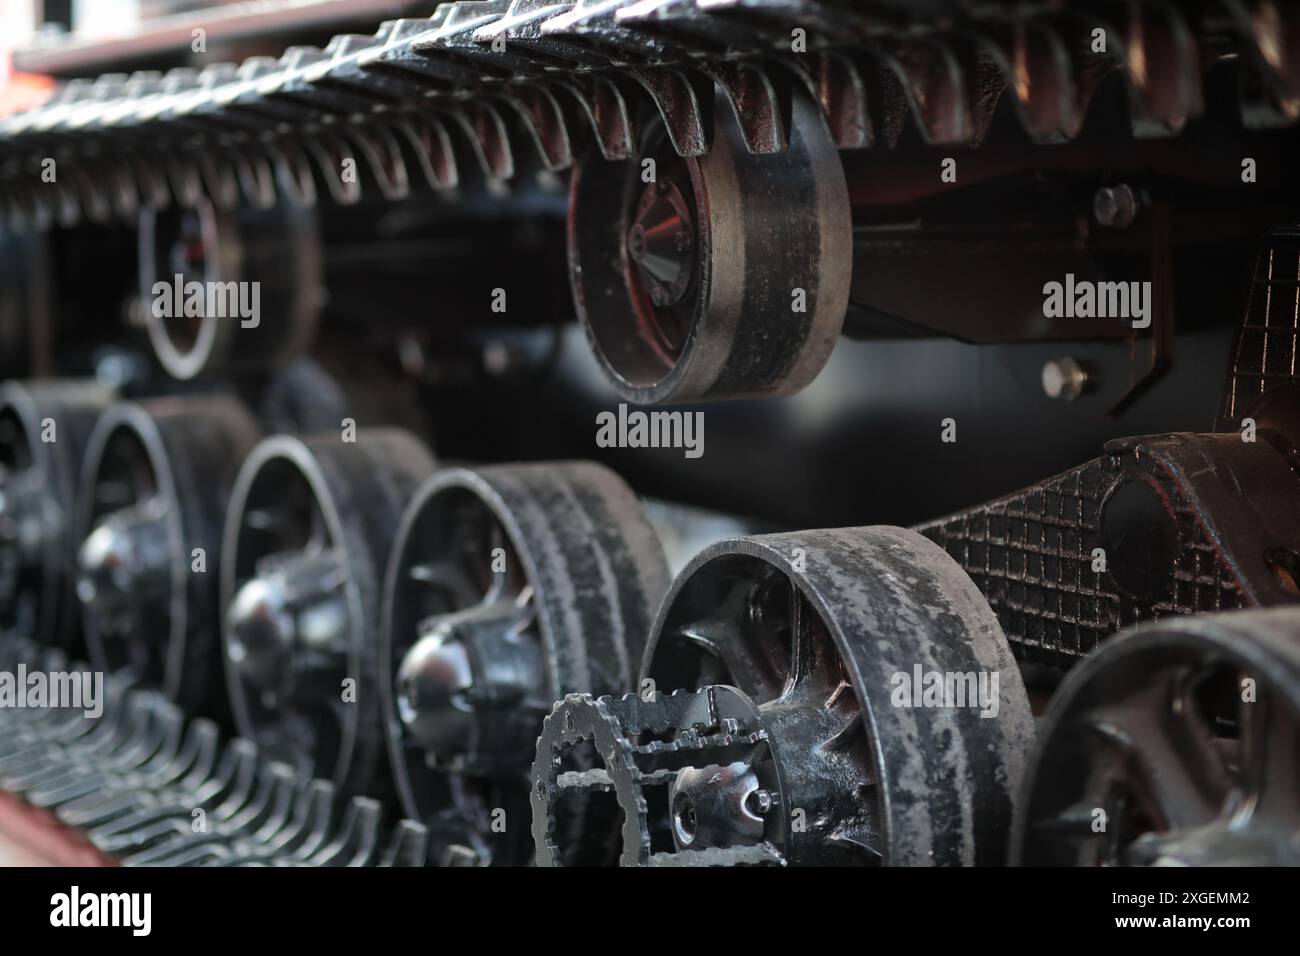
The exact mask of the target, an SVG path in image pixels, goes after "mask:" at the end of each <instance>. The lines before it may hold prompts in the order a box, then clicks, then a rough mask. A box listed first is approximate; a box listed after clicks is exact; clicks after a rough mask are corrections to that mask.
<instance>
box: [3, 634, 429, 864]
mask: <svg viewBox="0 0 1300 956" xmlns="http://www.w3.org/2000/svg"><path fill="white" fill-rule="evenodd" d="M20 665H21V666H26V667H28V668H31V669H34V670H43V671H46V672H64V673H72V674H78V675H79V674H82V673H84V672H86V671H87V670H88V665H86V664H81V663H76V662H69V661H68V659H67V658H66V657H65V656H64V655H62V654H61V653H58V652H55V651H52V650H49V649H45V650H42V649H41V648H38V647H37V646H36V645H33V644H31V643H30V642H28V641H25V640H23V639H21V638H18V637H15V636H10V637H9V638H7V639H6V640H5V641H3V642H0V667H3V668H4V669H5V670H8V671H13V670H15V669H17V668H18V667H19V666H20ZM100 703H101V704H102V705H103V713H102V714H101V715H99V716H96V717H90V716H87V715H86V714H85V713H84V711H82V710H81V709H78V708H61V707H44V708H34V709H22V708H4V709H0V790H3V791H4V792H5V794H6V797H5V800H6V801H15V802H16V803H17V804H18V805H19V806H20V807H21V808H24V809H25V811H26V813H27V816H28V817H29V818H33V819H34V818H36V817H43V818H44V819H46V820H48V821H49V826H50V827H51V828H53V827H54V826H56V825H57V824H59V823H61V824H63V825H64V826H65V827H68V828H72V829H73V830H75V831H76V832H77V833H78V834H79V836H78V839H77V846H78V856H79V859H77V860H76V861H75V862H82V863H84V862H87V861H93V862H96V863H99V864H101V865H103V864H105V863H107V864H112V863H114V862H118V863H121V864H123V865H127V866H135V865H138V866H420V865H422V864H423V863H424V861H425V857H426V849H427V845H428V834H427V832H426V831H425V829H424V828H423V827H422V826H420V825H419V824H417V823H414V822H412V821H402V822H401V823H399V824H397V825H396V826H395V827H393V828H392V829H391V830H389V829H387V828H386V827H385V825H384V821H383V815H382V807H381V805H380V804H379V803H378V802H376V801H375V800H371V799H368V798H365V797H355V798H353V799H351V800H349V801H345V800H344V799H342V798H341V796H340V795H338V794H337V793H336V790H335V788H334V785H333V784H332V783H329V782H328V781H325V780H304V779H302V778H300V777H298V776H297V775H296V774H295V773H294V771H293V769H292V768H291V767H289V766H287V765H285V764H282V763H277V762H275V761H274V759H273V758H271V757H268V756H266V755H264V754H263V753H261V752H259V750H258V748H257V747H256V746H255V745H253V744H251V743H250V742H248V741H246V740H239V739H236V740H231V741H228V742H226V743H224V744H223V743H222V742H221V739H220V735H219V733H218V730H217V727H216V726H215V725H214V724H213V723H212V722H211V721H208V720H205V719H203V718H198V719H188V718H187V717H186V715H185V714H184V713H183V712H182V711H181V709H180V708H179V707H177V706H176V704H174V703H173V702H171V701H169V700H167V699H166V698H165V697H163V696H162V695H161V694H159V693H158V692H157V691H153V690H147V689H141V688H139V687H134V688H133V687H131V686H130V683H129V681H127V680H126V679H125V678H124V677H123V676H122V675H121V674H116V675H110V676H109V677H108V679H107V680H106V681H105V684H104V697H103V698H101V701H100ZM62 842H63V843H64V844H66V843H68V842H71V841H68V840H66V839H65V840H63V841H62ZM72 862H74V861H73V860H65V865H70V864H71V863H72Z"/></svg>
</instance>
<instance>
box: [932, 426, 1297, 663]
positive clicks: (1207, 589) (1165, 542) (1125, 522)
mask: <svg viewBox="0 0 1300 956" xmlns="http://www.w3.org/2000/svg"><path fill="white" fill-rule="evenodd" d="M1106 452H1107V453H1106V454H1105V455H1104V456H1102V457H1100V458H1096V459H1094V460H1093V461H1090V462H1088V463H1087V464H1085V465H1081V466H1079V467H1078V468H1075V469H1072V470H1071V471H1068V472H1066V473H1064V474H1063V475H1058V476H1056V477H1054V478H1050V479H1048V480H1046V481H1043V482H1040V483H1039V484H1037V485H1034V486H1032V487H1030V488H1027V489H1025V490H1023V491H1019V492H1016V493H1014V494H1011V495H1007V496H1006V497H1004V498H999V499H997V500H995V501H992V502H988V503H987V504H984V505H980V506H979V507H976V508H972V509H969V510H967V511H963V512H959V513H958V514H955V515H952V516H949V517H946V518H942V519H939V520H938V521H934V522H930V523H928V524H924V525H920V526H919V527H918V529H917V530H919V531H920V532H921V533H922V534H924V535H926V536H927V537H929V538H931V539H932V540H934V541H936V542H937V543H939V544H940V545H942V546H943V547H944V548H945V549H946V550H947V551H948V553H949V554H951V555H952V556H953V558H955V559H956V560H957V562H958V563H959V564H961V566H962V567H964V568H965V569H966V570H967V572H968V573H969V574H970V575H971V577H972V579H974V581H975V583H976V585H978V586H979V588H980V590H981V591H982V592H983V593H984V596H985V597H986V598H987V599H988V601H989V603H990V604H991V605H992V606H993V609H994V610H995V611H996V612H997V614H998V619H999V620H1000V621H1001V622H1002V627H1003V629H1004V630H1005V632H1006V634H1007V637H1008V638H1009V639H1010V640H1011V642H1012V644H1013V645H1014V647H1015V649H1016V651H1017V653H1018V654H1019V655H1020V656H1022V657H1024V658H1026V659H1029V660H1036V661H1042V662H1045V663H1049V664H1057V665H1062V666H1067V665H1068V664H1069V663H1070V662H1071V661H1072V660H1074V659H1077V658H1078V657H1080V656H1081V655H1083V654H1086V653H1088V651H1090V650H1091V649H1092V648H1093V647H1095V646H1096V645H1097V644H1098V642H1100V641H1101V640H1102V639H1103V638H1105V637H1108V636H1109V635H1111V634H1113V633H1115V632H1116V631H1118V630H1120V629H1122V628H1124V627H1127V626H1129V625H1131V624H1134V623H1137V622H1139V621H1145V620H1151V619H1155V618H1160V617H1165V616H1167V615H1173V614H1193V613H1199V612H1205V611H1220V610H1229V609H1232V608H1238V607H1255V606H1268V605H1274V604H1283V603H1292V602H1295V601H1297V600H1300V590H1298V589H1297V587H1296V583H1295V582H1296V578H1295V574H1296V573H1297V572H1296V570H1295V567H1296V564H1295V562H1296V557H1295V556H1296V555H1297V554H1300V482H1298V480H1297V478H1296V475H1295V473H1294V472H1293V471H1292V469H1291V467H1290V464H1289V462H1288V460H1287V458H1286V457H1285V456H1284V455H1283V454H1281V453H1279V451H1278V450H1277V449H1276V448H1274V447H1273V446H1272V445H1271V444H1270V443H1269V442H1268V441H1267V440H1266V438H1265V437H1263V436H1261V437H1260V438H1259V439H1258V441H1255V442H1245V441H1243V440H1242V438H1241V436H1239V435H1237V434H1224V435H1195V434H1184V435H1153V436H1148V437H1144V438H1131V439H1123V440H1119V441H1114V442H1110V443H1109V444H1108V445H1107V446H1106ZM1098 549H1100V550H1098Z"/></svg>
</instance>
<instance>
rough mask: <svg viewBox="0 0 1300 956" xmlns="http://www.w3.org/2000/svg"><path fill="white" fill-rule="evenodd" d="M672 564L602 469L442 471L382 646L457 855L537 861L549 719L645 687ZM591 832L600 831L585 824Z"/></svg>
mask: <svg viewBox="0 0 1300 956" xmlns="http://www.w3.org/2000/svg"><path fill="white" fill-rule="evenodd" d="M667 588H668V567H667V563H666V561H665V559H664V555H663V548H662V546H661V545H660V543H659V540H658V538H657V536H656V534H655V531H654V528H653V527H652V526H651V525H650V523H649V521H648V520H647V519H646V516H645V513H644V511H643V510H642V507H641V504H640V502H639V501H638V499H637V497H636V495H635V494H633V492H632V490H631V489H630V488H629V487H628V486H627V485H626V484H625V483H624V482H623V480H622V479H621V478H619V477H618V476H617V475H616V474H614V473H613V472H612V471H609V470H608V469H606V468H604V467H603V466H600V465H597V464H593V463H590V462H545V463H538V464H521V465H499V466H492V467H485V468H477V469H469V468H451V469H446V470H443V471H440V472H439V473H438V474H436V475H435V476H434V477H433V478H432V479H430V481H429V482H428V483H427V484H426V485H425V486H424V487H423V488H422V489H421V490H420V492H419V493H418V494H417V495H416V496H415V498H414V500H413V501H412V503H411V506H410V508H409V509H408V511H407V513H406V516H405V518H404V519H403V522H402V525H401V527H400V528H399V530H398V532H397V535H396V538H395V541H394V545H393V550H392V555H391V557H390V559H389V564H388V578H387V584H386V595H385V610H384V618H385V625H384V639H383V648H382V651H381V673H382V677H381V680H382V694H383V698H384V704H385V711H386V717H387V729H388V741H389V747H390V751H391V756H392V761H393V765H394V768H395V770H396V775H397V783H398V788H399V790H400V792H401V796H402V801H403V806H404V808H405V810H406V812H407V814H408V815H409V816H410V817H412V818H413V819H417V820H420V821H422V822H424V823H426V824H427V825H429V827H430V830H431V831H432V833H433V841H434V846H433V851H432V852H433V854H434V858H435V860H436V861H438V862H443V861H445V860H446V859H447V858H448V857H449V855H451V856H458V857H459V858H461V859H474V860H476V861H477V862H480V863H488V862H491V863H494V864H502V863H505V864H515V865H518V864H521V863H523V862H526V861H527V860H528V859H529V858H530V857H531V856H532V843H531V840H530V836H529V833H528V832H527V831H526V830H523V829H521V828H518V827H509V826H507V829H506V832H505V833H504V834H499V833H497V832H496V831H494V830H493V828H492V827H491V822H492V820H491V811H492V809H493V808H496V807H501V808H503V809H505V810H506V813H507V819H509V818H510V815H512V814H518V816H521V817H526V816H527V814H528V795H527V779H526V778H527V770H528V766H529V764H530V763H531V761H532V757H533V751H534V748H535V744H536V740H537V733H538V731H539V729H540V726H541V721H542V718H543V717H544V716H545V714H546V713H547V711H548V710H549V709H550V707H551V705H552V703H553V702H554V701H555V700H556V699H557V698H559V697H562V696H563V695H565V694H567V693H573V692H589V693H595V694H610V693H618V692H620V691H623V690H625V689H627V688H628V687H630V686H631V684H632V680H633V678H634V676H635V673H636V668H637V666H638V664H639V662H640V659H641V654H642V652H643V650H644V648H645V640H646V635H647V634H648V633H649V631H650V627H651V623H652V621H653V617H654V613H655V611H656V610H657V609H658V607H659V602H660V600H661V599H662V597H663V595H664V592H665V591H666V590H667ZM572 825H573V826H574V827H575V828H576V829H577V830H578V831H582V830H583V829H589V830H594V829H598V828H599V826H600V823H599V822H598V821H595V820H591V819H584V817H583V815H582V814H578V815H577V816H576V817H575V819H574V820H573V821H572Z"/></svg>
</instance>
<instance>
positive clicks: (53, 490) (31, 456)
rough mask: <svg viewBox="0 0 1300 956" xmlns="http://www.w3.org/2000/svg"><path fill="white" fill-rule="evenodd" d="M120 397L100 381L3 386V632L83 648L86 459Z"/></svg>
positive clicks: (0, 487) (0, 412) (0, 484)
mask: <svg viewBox="0 0 1300 956" xmlns="http://www.w3.org/2000/svg"><path fill="white" fill-rule="evenodd" d="M112 399H113V390H112V389H111V388H108V387H106V386H103V385H100V384H98V383H96V382H93V381H48V382H42V381H30V382H6V383H4V384H3V385H0V634H5V633H10V632H14V633H21V634H28V635H32V636H33V637H35V638H36V639H37V640H39V641H41V642H43V643H46V644H50V645H53V646H56V647H61V648H63V649H64V650H65V651H69V652H74V651H75V650H76V649H77V646H78V645H79V627H78V622H77V612H76V605H75V600H76V598H75V594H74V588H73V584H74V580H73V577H74V576H73V563H74V560H75V555H76V547H77V543H78V542H77V539H76V528H75V522H76V504H77V500H78V499H77V495H78V491H79V487H80V477H81V476H80V469H81V458H82V455H83V454H84V452H85V448H86V442H87V439H88V438H89V436H90V433H91V430H92V429H93V427H94V424H95V421H96V420H97V419H98V418H99V416H100V414H101V413H102V412H103V411H104V409H106V408H107V407H108V405H109V403H110V402H111V401H112ZM50 424H52V430H51V429H50V428H47V425H50ZM50 437H52V438H53V439H54V440H53V441H47V440H46V438H50Z"/></svg>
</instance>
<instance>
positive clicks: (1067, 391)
mask: <svg viewBox="0 0 1300 956" xmlns="http://www.w3.org/2000/svg"><path fill="white" fill-rule="evenodd" d="M1087 385H1088V373H1087V371H1086V370H1085V369H1084V368H1083V366H1081V365H1080V364H1079V363H1078V362H1077V361H1075V360H1074V359H1072V358H1070V357H1069V356H1068V355H1067V356H1065V357H1064V358H1059V359H1052V360H1051V361H1049V362H1046V363H1045V364H1044V365H1043V391H1044V392H1045V393H1046V394H1047V397H1048V398H1060V399H1064V400H1065V401H1067V402H1072V401H1074V400H1075V399H1076V398H1078V397H1079V396H1080V395H1082V394H1083V390H1084V388H1086V387H1087Z"/></svg>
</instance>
